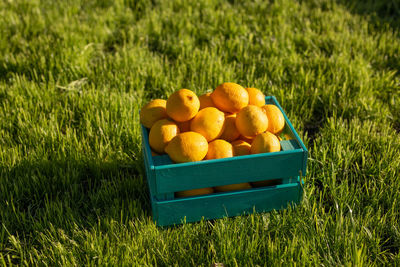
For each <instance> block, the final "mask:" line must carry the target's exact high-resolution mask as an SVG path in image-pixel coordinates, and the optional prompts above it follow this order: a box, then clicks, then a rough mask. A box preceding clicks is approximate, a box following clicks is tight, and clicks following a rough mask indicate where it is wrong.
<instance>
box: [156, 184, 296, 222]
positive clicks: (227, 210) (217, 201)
mask: <svg viewBox="0 0 400 267" xmlns="http://www.w3.org/2000/svg"><path fill="white" fill-rule="evenodd" d="M299 187H300V184H299V183H293V184H287V185H279V186H274V187H270V188H259V189H251V190H246V191H239V192H232V193H223V194H214V195H208V196H202V197H192V198H185V199H179V200H173V201H158V202H156V205H157V209H158V212H159V213H158V220H157V222H156V223H157V225H160V226H167V225H173V224H180V223H182V222H183V220H186V222H195V221H199V220H201V219H202V218H204V219H217V218H222V217H231V216H236V215H242V214H250V213H253V212H254V211H255V212H266V211H271V210H274V209H275V210H279V209H283V208H286V207H287V206H288V205H289V204H293V203H298V201H299V199H300V196H299V194H300V190H299Z"/></svg>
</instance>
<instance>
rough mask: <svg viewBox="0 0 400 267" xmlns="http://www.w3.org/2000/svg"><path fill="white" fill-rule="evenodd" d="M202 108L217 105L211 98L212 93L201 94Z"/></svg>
mask: <svg viewBox="0 0 400 267" xmlns="http://www.w3.org/2000/svg"><path fill="white" fill-rule="evenodd" d="M199 101H200V110H201V109H203V108H208V107H215V105H214V102H213V101H212V99H211V93H206V94H204V95H201V96H199Z"/></svg>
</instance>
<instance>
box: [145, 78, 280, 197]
mask: <svg viewBox="0 0 400 267" xmlns="http://www.w3.org/2000/svg"><path fill="white" fill-rule="evenodd" d="M140 122H141V123H142V124H143V125H144V126H145V127H146V128H149V129H150V132H149V144H150V147H151V149H152V150H153V153H154V155H156V154H163V153H167V154H168V155H169V157H170V158H171V159H172V161H174V162H175V163H182V162H193V161H200V160H209V159H220V158H227V157H234V156H242V155H248V154H258V153H268V152H276V151H280V150H281V146H280V142H279V137H278V136H279V134H280V133H281V132H282V130H283V128H284V127H285V119H284V117H283V114H282V112H281V111H280V109H279V108H278V107H277V106H275V105H271V104H268V105H266V103H265V96H264V94H263V93H262V92H261V91H260V90H258V89H256V88H244V87H242V86H240V85H239V84H236V83H223V84H221V85H219V86H218V87H217V88H215V90H214V91H213V92H211V93H206V94H204V95H201V96H199V97H198V96H197V95H196V94H195V93H194V92H193V91H191V90H188V89H180V90H178V91H176V92H174V93H173V94H172V95H170V96H169V98H168V99H167V100H162V99H155V100H152V101H150V102H149V103H147V104H146V105H145V106H144V107H143V108H142V109H141V113H140ZM237 187H239V188H237ZM247 187H250V184H248V183H246V184H239V185H228V186H222V187H216V188H214V190H216V191H228V190H235V189H244V188H247ZM196 190H197V191H196V192H192V194H194V195H196V194H204V193H205V192H207V193H208V191H210V190H211V189H196ZM199 190H200V192H198V191H199ZM201 190H205V191H201ZM186 193H188V192H186ZM188 194H189V195H190V192H189V193H188ZM182 196H187V195H186V194H183V195H182Z"/></svg>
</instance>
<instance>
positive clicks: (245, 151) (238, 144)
mask: <svg viewBox="0 0 400 267" xmlns="http://www.w3.org/2000/svg"><path fill="white" fill-rule="evenodd" d="M231 144H232V147H233V155H234V156H243V155H249V154H250V148H251V145H250V144H249V143H247V142H245V141H243V140H236V141H233V142H232V143H231Z"/></svg>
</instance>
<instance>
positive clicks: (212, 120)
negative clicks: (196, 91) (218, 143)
mask: <svg viewBox="0 0 400 267" xmlns="http://www.w3.org/2000/svg"><path fill="white" fill-rule="evenodd" d="M224 125H225V114H224V113H223V112H222V111H220V110H218V109H217V108H213V107H208V108H204V109H202V110H200V111H199V112H198V113H197V115H196V116H195V117H194V118H193V120H192V122H191V123H190V130H191V131H193V132H197V133H199V134H201V135H203V136H204V137H205V138H206V139H207V142H210V141H212V140H214V139H216V138H218V137H219V136H220V135H221V134H222V132H223V130H224Z"/></svg>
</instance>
